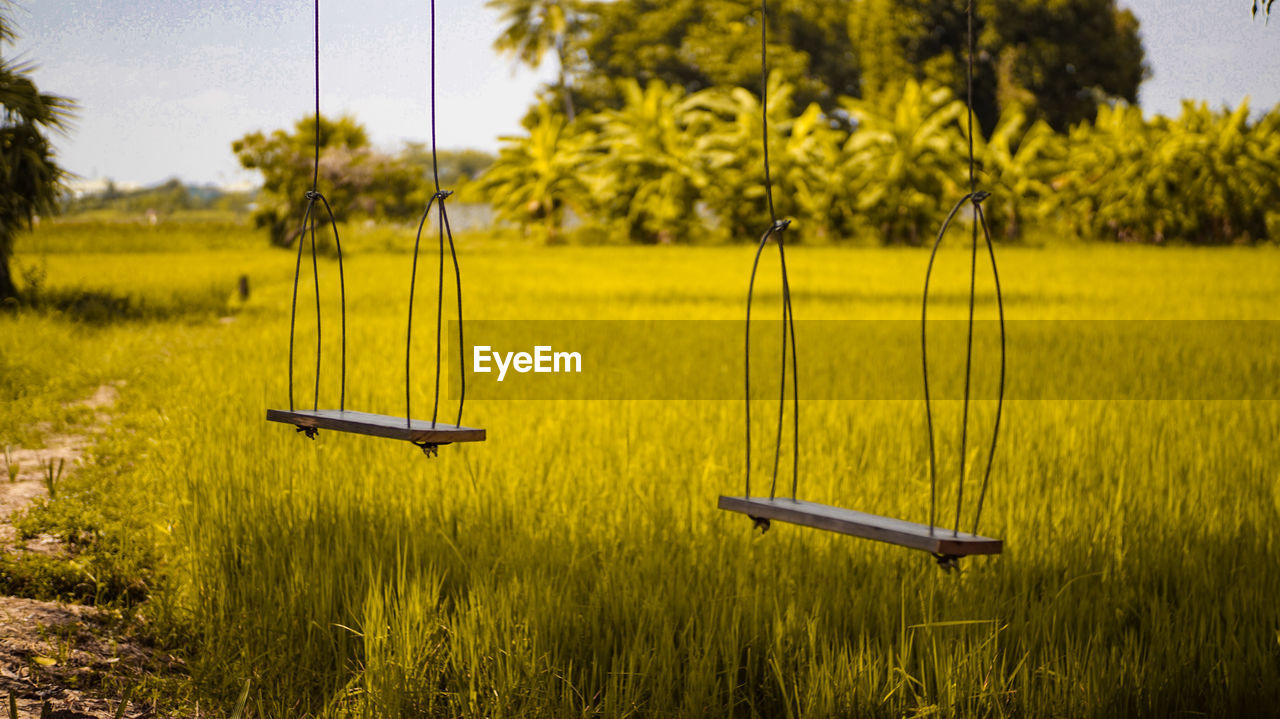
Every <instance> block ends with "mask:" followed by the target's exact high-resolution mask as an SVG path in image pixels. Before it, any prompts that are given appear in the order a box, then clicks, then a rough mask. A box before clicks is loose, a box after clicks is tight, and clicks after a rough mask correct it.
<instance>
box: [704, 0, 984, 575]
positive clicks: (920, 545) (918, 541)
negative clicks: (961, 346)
mask: <svg viewBox="0 0 1280 719" xmlns="http://www.w3.org/2000/svg"><path fill="white" fill-rule="evenodd" d="M766 2H767V0H761V5H760V15H761V22H760V59H761V70H762V74H763V75H764V83H762V92H761V112H762V118H763V124H764V137H763V144H764V180H765V197H766V198H767V200H768V205H769V214H770V217H771V220H772V224H771V225H770V227H769V229H768V230H766V231H765V233H764V235H763V236H762V237H761V238H760V241H759V243H758V245H757V247H756V254H755V260H754V261H753V263H752V265H751V279H750V282H749V283H748V285H747V325H746V340H745V343H744V350H745V351H744V358H745V359H744V365H745V368H746V382H745V385H746V387H745V389H746V486H745V489H744V492H743V495H742V496H741V497H736V496H721V497H720V499H719V502H718V506H719V508H720V509H725V510H729V511H732V512H741V513H743V514H746V515H747V516H748V517H750V518H751V519H752V521H753V522H755V526H757V527H760V528H761V529H762V530H764V531H767V530H768V529H769V523H770V521H773V520H776V521H781V522H789V523H792V524H798V525H802V526H806V527H812V528H815V529H823V530H827V531H831V532H838V533H840V534H847V535H850V536H854V537H862V538H864V539H872V540H876V541H880V542H886V543H889V544H895V545H899V546H903V547H908V548H911V549H919V550H923V551H926V552H929V553H931V554H932V555H933V556H934V557H935V558H936V559H937V560H938V563H939V564H940V565H941V566H943V567H944V568H948V569H949V568H952V567H954V566H955V565H956V560H957V559H958V558H959V557H962V556H967V555H971V554H999V553H1000V552H1001V551H1002V550H1003V548H1004V543H1003V542H1002V541H1001V540H999V539H992V538H990V537H983V536H979V535H978V534H977V531H978V521H979V519H980V518H981V516H982V505H983V501H984V500H985V498H986V493H987V486H988V484H989V481H990V478H991V467H992V462H993V460H994V458H995V450H996V443H997V439H998V437H999V431H1000V417H1001V412H1002V410H1003V408H1004V383H1005V364H1006V361H1005V327H1004V301H1003V299H1002V297H1001V294H1000V277H999V273H998V271H997V269H996V258H995V249H994V248H993V246H992V242H991V233H990V231H989V230H988V228H987V222H986V217H985V215H984V214H983V211H982V205H981V203H982V201H983V200H985V199H986V198H987V197H988V196H989V194H988V193H986V192H983V191H980V190H978V189H977V186H976V181H975V178H974V165H975V163H974V154H973V49H974V43H973V3H972V0H970V2H969V4H968V9H967V13H968V23H969V25H968V51H969V52H968V54H969V58H968V104H969V115H968V122H969V192H968V194H966V195H965V196H964V197H962V198H961V199H960V201H959V202H957V203H956V204H955V206H954V207H953V208H952V209H951V212H950V213H949V214H948V215H947V217H946V220H944V221H943V223H942V227H941V228H940V229H939V231H938V236H937V239H936V240H935V241H934V243H933V251H932V252H931V253H930V255H929V265H928V268H927V269H926V270H925V280H924V300H923V303H922V304H923V307H922V309H921V313H920V354H921V359H922V363H923V368H924V406H925V420H926V425H927V427H928V432H929V523H928V524H919V523H916V522H908V521H905V520H901V519H895V518H892V517H882V516H878V515H875V514H868V513H865V512H858V511H854V510H851V509H845V508H842V507H833V506H830V505H825V504H819V503H816V502H807V501H804V500H801V499H798V498H797V488H798V484H799V476H800V419H799V410H800V399H799V391H798V387H799V381H798V379H797V377H796V338H795V318H794V314H793V312H792V308H791V286H790V282H789V280H788V278H787V261H786V251H785V249H784V242H783V236H784V233H785V232H786V230H787V227H788V226H789V225H790V221H789V220H779V219H778V216H777V213H776V211H775V209H774V204H773V188H772V182H771V180H770V176H769V125H768V88H767V82H768V65H767V55H766V47H767V44H766V41H767V34H766V32H767V28H766V26H767V20H766ZM965 204H971V205H972V206H973V215H974V221H973V222H972V229H973V241H972V249H971V269H970V276H969V325H968V335H967V349H966V357H965V381H964V409H963V415H962V417H963V419H962V429H961V438H960V471H959V478H958V486H957V491H956V519H955V524H954V526H953V527H951V528H945V527H940V526H937V524H936V519H937V512H936V508H937V487H938V481H937V458H936V450H935V447H934V445H935V442H934V427H933V410H932V406H931V402H930V396H929V361H928V344H927V338H928V334H927V332H928V321H927V320H928V310H929V280H930V278H931V277H932V274H933V265H934V260H935V259H936V257H937V253H938V247H939V246H940V245H941V244H942V238H943V236H944V235H946V232H947V229H948V228H949V227H950V225H951V222H952V220H953V219H955V217H956V215H957V214H958V213H959V211H960V209H961V208H962V207H963V206H964V205H965ZM979 225H981V227H982V232H983V237H984V238H985V241H986V247H987V254H988V256H989V257H990V260H991V273H992V276H993V278H994V280H995V291H996V306H997V308H998V311H999V317H1000V381H999V395H998V400H997V403H996V414H995V425H994V428H993V430H992V434H991V447H990V450H989V452H988V453H987V462H986V468H985V470H984V472H983V478H982V484H981V490H980V492H979V495H978V502H977V509H976V512H975V514H974V520H973V525H972V527H973V528H972V530H971V531H970V532H962V531H960V522H961V512H962V509H963V499H964V481H965V474H966V463H965V452H966V447H967V443H968V429H969V393H970V380H971V369H972V359H973V316H974V299H975V281H976V274H977V252H978V227H979ZM770 239H774V240H775V242H776V243H777V245H778V259H779V263H780V265H781V274H782V306H783V311H782V377H781V380H780V394H779V398H778V431H777V437H776V442H775V446H774V460H773V478H772V481H771V483H770V487H769V496H768V497H763V496H759V497H753V496H751V302H752V295H753V293H754V290H755V279H756V271H757V269H758V268H759V264H760V255H761V253H763V251H764V248H765V245H767V244H768V243H769V240H770ZM788 352H790V358H791V359H790V371H791V386H792V429H793V441H792V483H791V496H790V497H779V496H777V484H778V461H779V455H780V454H781V450H782V430H783V425H784V418H785V414H786V394H787V382H786V380H787V370H788V361H787V355H788Z"/></svg>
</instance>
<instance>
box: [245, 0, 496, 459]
mask: <svg viewBox="0 0 1280 719" xmlns="http://www.w3.org/2000/svg"><path fill="white" fill-rule="evenodd" d="M314 4H315V68H316V72H315V117H316V133H315V134H316V138H315V139H316V144H315V164H314V169H313V171H312V176H311V189H310V190H309V191H308V192H307V193H306V199H307V205H306V210H305V212H304V214H303V219H302V229H301V230H300V231H299V235H298V258H297V261H296V263H295V265H294V273H293V301H292V309H291V310H290V316H289V409H287V410H283V409H268V410H267V420H268V421H271V422H281V423H284V424H289V425H293V426H294V427H295V428H296V429H297V431H298V432H300V433H303V434H305V435H306V436H307V437H309V438H311V439H315V437H316V434H317V432H318V431H319V430H321V429H328V430H333V431H336V432H347V433H349V434H363V435H368V436H373V437H385V438H387V439H399V440H404V441H407V442H411V443H413V444H414V445H416V446H418V447H419V448H420V449H422V451H423V452H424V453H425V454H427V455H428V456H433V455H435V454H436V451H437V449H438V448H439V446H440V445H444V444H452V443H454V442H483V441H484V440H485V431H484V430H483V429H478V428H474V427H464V426H462V408H463V405H464V403H465V401H466V396H467V379H466V372H465V367H466V365H465V364H464V362H465V352H466V350H465V345H464V344H463V330H462V272H461V270H460V269H459V267H458V254H457V251H456V250H455V248H454V244H453V231H452V229H451V228H450V227H449V215H448V213H447V212H446V211H445V199H446V198H447V197H448V196H449V195H450V194H452V192H451V191H448V190H442V189H440V171H439V168H438V163H437V159H436V18H435V3H434V2H432V4H431V164H432V174H433V177H434V180H435V188H436V191H435V194H434V195H432V197H431V199H430V200H429V201H428V202H427V207H426V210H424V211H423V213H422V219H421V220H420V221H419V222H418V232H417V236H416V237H415V239H414V243H413V267H412V271H411V274H410V277H409V321H408V330H407V332H406V339H405V358H404V365H405V367H404V402H405V414H404V416H403V417H401V416H395V415H382V414H371V413H368V412H357V411H354V410H349V409H347V408H346V399H347V290H346V278H345V276H344V274H343V267H342V241H341V240H340V239H339V238H338V225H337V221H336V220H335V219H334V216H333V210H332V209H331V208H330V207H329V201H328V200H327V199H325V197H324V195H323V194H321V192H320V191H319V189H318V188H317V185H318V181H319V175H320V0H315V3H314ZM317 203H319V204H320V206H323V208H324V212H325V213H326V214H327V215H328V218H329V221H328V224H329V226H330V228H331V229H332V230H333V242H334V246H335V247H336V249H337V254H338V288H339V293H340V302H341V304H340V307H341V316H342V355H341V356H342V365H341V368H342V369H341V374H340V383H339V393H338V408H337V409H320V357H321V347H322V344H321V321H320V320H321V317H320V275H319V272H318V261H317V259H316V215H317V214H319V212H318V209H319V208H318V207H317ZM433 205H434V206H436V207H437V217H438V225H439V235H440V263H439V271H438V273H437V274H438V276H437V286H438V290H437V295H436V364H435V369H436V376H435V395H434V399H433V401H432V407H431V419H430V420H421V419H413V413H412V400H413V397H412V384H411V371H412V369H413V363H412V351H413V295H414V290H415V288H416V285H417V278H418V249H419V246H420V245H421V241H422V230H423V228H424V227H425V226H426V222H427V218H428V217H429V216H430V215H431V208H432V206H433ZM308 235H309V236H310V238H311V270H312V277H313V278H314V282H315V296H316V374H315V392H314V396H313V398H312V405H311V409H299V408H297V406H296V405H295V403H294V395H293V359H294V344H295V343H294V336H295V327H296V324H297V316H298V280H299V277H300V274H301V270H302V250H303V244H304V241H305V239H306V237H307V236H308ZM446 238H447V239H448V241H449V256H450V257H451V258H452V260H453V274H454V285H455V287H456V288H457V301H458V360H459V362H460V364H459V373H458V374H459V377H460V379H461V391H460V395H459V398H458V417H457V420H456V422H455V423H454V424H447V423H445V422H440V421H438V417H439V411H440V367H441V357H440V351H441V326H442V320H443V312H444V254H445V253H444V248H445V239H446Z"/></svg>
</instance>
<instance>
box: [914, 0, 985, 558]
mask: <svg viewBox="0 0 1280 719" xmlns="http://www.w3.org/2000/svg"><path fill="white" fill-rule="evenodd" d="M965 12H966V19H967V22H968V27H967V37H966V40H967V45H968V47H967V51H968V62H967V74H966V91H967V103H968V145H969V158H968V159H969V192H968V194H966V195H965V196H964V197H962V198H960V201H959V202H957V203H956V204H955V206H954V207H952V208H951V212H950V213H948V214H947V218H946V220H944V221H943V223H942V227H941V228H940V229H939V230H938V236H937V238H936V239H935V240H934V243H933V251H932V252H931V253H930V255H929V265H928V269H926V271H925V278H924V300H923V302H922V306H921V310H920V357H921V361H922V364H923V370H924V410H925V424H926V425H927V427H928V432H929V532H930V533H931V534H932V533H933V530H934V526H935V525H936V519H937V494H938V472H937V453H936V449H935V439H934V428H933V410H932V407H931V402H930V395H929V355H928V315H929V280H930V278H931V277H932V274H933V265H934V260H935V259H936V258H937V255H938V247H939V246H940V245H941V244H942V238H943V236H944V235H946V232H947V228H948V227H950V225H951V221H952V220H953V219H955V217H956V215H957V214H958V213H959V212H960V208H961V207H963V206H964V205H965V204H971V205H972V206H973V220H972V222H971V223H970V224H971V229H972V241H971V244H970V260H969V321H968V330H967V334H966V339H965V366H964V404H963V410H962V415H961V429H960V466H959V478H958V482H957V488H956V521H955V526H954V529H953V530H952V536H958V535H959V533H960V523H961V513H962V509H963V502H964V481H965V473H966V464H967V463H966V452H967V449H968V440H969V400H970V389H971V382H972V370H973V318H974V306H975V298H976V285H977V262H978V228H979V227H981V228H982V235H983V238H984V240H985V243H986V246H987V255H988V257H989V258H990V260H991V274H992V277H993V278H994V279H995V290H996V307H997V310H998V313H999V318H1000V380H999V391H998V399H997V402H996V416H995V424H994V427H993V429H992V432H991V446H990V450H989V451H988V454H987V463H986V468H985V470H984V472H983V477H982V484H981V487H980V491H979V494H978V504H977V509H976V511H975V513H974V518H973V530H972V533H973V534H977V532H978V522H979V520H980V519H981V518H982V506H983V503H984V501H985V499H986V495H987V488H988V485H989V483H990V480H991V467H992V464H993V462H994V460H995V452H996V445H997V443H998V442H999V437H1000V418H1001V416H1002V413H1003V411H1004V386H1005V369H1006V363H1007V358H1006V351H1005V324H1004V298H1003V296H1002V294H1001V292H1000V273H999V270H998V269H997V267H996V255H995V248H994V246H993V244H992V242H991V231H990V229H989V228H988V227H987V220H986V215H985V213H984V212H983V210H982V201H983V200H985V199H987V198H988V197H990V193H988V192H985V191H982V190H979V189H977V178H976V164H977V163H976V161H975V159H974V148H973V56H974V34H973V0H968V3H967V5H966V10H965ZM947 559H948V558H942V557H940V558H939V562H944V561H946V560H947ZM944 566H946V565H945V564H944Z"/></svg>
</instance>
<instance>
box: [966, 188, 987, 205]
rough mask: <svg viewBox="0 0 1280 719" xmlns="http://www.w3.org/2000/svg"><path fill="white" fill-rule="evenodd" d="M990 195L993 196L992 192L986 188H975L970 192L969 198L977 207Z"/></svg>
mask: <svg viewBox="0 0 1280 719" xmlns="http://www.w3.org/2000/svg"><path fill="white" fill-rule="evenodd" d="M988 197H991V193H990V192H987V191H986V190H974V191H973V192H971V193H970V194H969V200H970V201H971V202H973V204H974V206H975V207H976V206H978V205H980V204H982V201H983V200H985V199H987V198H988Z"/></svg>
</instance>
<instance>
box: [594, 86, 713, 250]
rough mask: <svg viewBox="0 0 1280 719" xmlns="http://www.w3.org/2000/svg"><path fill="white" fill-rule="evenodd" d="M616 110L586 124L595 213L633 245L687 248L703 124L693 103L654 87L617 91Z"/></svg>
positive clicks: (702, 175) (693, 227)
mask: <svg viewBox="0 0 1280 719" xmlns="http://www.w3.org/2000/svg"><path fill="white" fill-rule="evenodd" d="M621 89H622V95H623V98H624V100H623V105H622V107H621V108H620V109H618V110H607V111H605V112H602V113H599V114H597V115H595V116H594V117H593V119H594V120H595V122H596V126H597V135H596V138H597V139H596V142H597V145H596V151H597V153H598V157H597V158H596V159H595V162H594V163H593V165H592V166H591V167H590V168H589V170H590V176H591V182H592V190H593V191H592V196H593V197H594V198H595V203H596V204H595V207H597V208H598V209H599V212H601V213H602V216H603V218H616V223H615V224H616V225H617V226H618V230H617V231H618V233H619V234H620V235H621V236H622V237H626V238H628V239H629V240H631V241H633V242H642V243H653V242H659V243H663V244H669V243H671V242H677V241H684V242H688V241H690V240H691V239H694V238H696V237H697V236H698V234H699V230H700V229H701V226H702V224H703V223H702V221H701V218H699V217H698V215H697V213H696V212H695V206H696V204H697V201H698V198H699V197H700V196H701V194H702V192H703V191H704V190H706V188H707V183H708V175H707V173H706V168H705V166H704V163H703V161H702V153H701V149H702V143H703V142H704V141H705V135H704V130H705V126H706V118H705V117H704V115H703V113H702V112H701V111H700V108H699V100H698V98H696V97H690V96H688V95H687V94H686V93H685V92H684V90H683V89H682V88H680V87H678V86H668V85H666V84H665V83H663V82H662V81H661V80H654V81H653V82H650V83H649V84H648V85H647V86H646V87H645V88H643V89H641V87H640V85H639V83H637V82H635V81H634V80H626V81H623V82H622V83H621Z"/></svg>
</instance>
